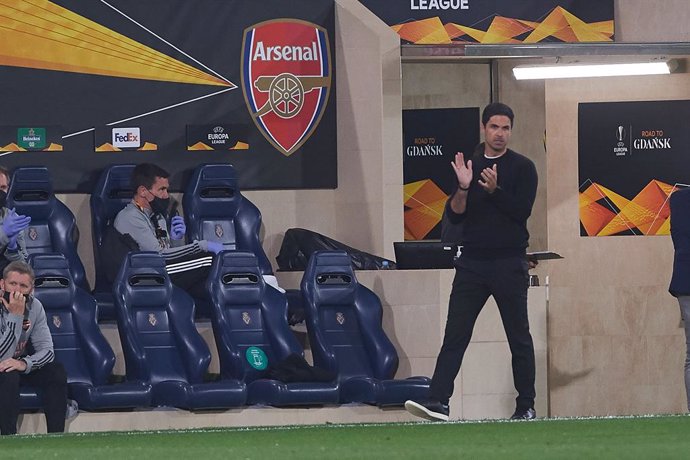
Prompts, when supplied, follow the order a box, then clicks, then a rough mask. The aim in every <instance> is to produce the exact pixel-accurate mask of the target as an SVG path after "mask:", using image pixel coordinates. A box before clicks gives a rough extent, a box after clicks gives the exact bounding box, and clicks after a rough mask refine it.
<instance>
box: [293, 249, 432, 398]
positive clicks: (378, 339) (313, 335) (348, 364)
mask: <svg viewBox="0 0 690 460" xmlns="http://www.w3.org/2000/svg"><path fill="white" fill-rule="evenodd" d="M301 287H302V293H303V295H304V301H305V317H306V323H307V330H308V333H309V341H310V344H311V349H312V353H313V356H314V364H315V365H317V366H320V367H323V368H326V369H330V370H333V371H335V372H337V373H338V377H339V382H340V401H341V402H362V403H367V404H377V405H379V406H393V405H402V404H404V402H405V401H406V400H408V399H426V398H427V397H428V392H429V383H430V379H429V378H428V377H410V378H408V379H404V380H394V379H393V377H394V375H395V372H396V371H397V368H398V354H397V352H396V350H395V348H394V346H393V344H392V343H391V341H390V340H389V339H388V337H387V336H386V333H385V332H384V330H383V327H382V326H381V321H382V317H383V310H382V308H381V301H380V300H379V298H378V297H377V296H376V294H374V293H373V292H372V291H370V290H369V289H367V288H366V287H364V286H362V285H361V284H359V282H358V281H357V278H356V277H355V274H354V271H353V270H352V263H351V260H350V256H349V255H348V254H347V253H346V252H345V251H317V252H315V253H314V254H313V255H312V257H311V259H310V260H309V263H308V265H307V269H306V271H305V272H304V277H303V278H302V283H301Z"/></svg>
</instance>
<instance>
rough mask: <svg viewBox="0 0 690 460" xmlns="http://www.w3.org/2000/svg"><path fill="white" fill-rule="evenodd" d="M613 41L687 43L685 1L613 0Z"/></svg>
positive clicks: (688, 6)
mask: <svg viewBox="0 0 690 460" xmlns="http://www.w3.org/2000/svg"><path fill="white" fill-rule="evenodd" d="M614 5H615V6H614V8H615V12H616V32H615V33H616V41H625V42H687V41H690V28H688V24H689V23H690V3H688V1H687V0H663V1H662V2H650V1H648V0H615V1H614Z"/></svg>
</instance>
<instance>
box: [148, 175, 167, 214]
mask: <svg viewBox="0 0 690 460" xmlns="http://www.w3.org/2000/svg"><path fill="white" fill-rule="evenodd" d="M168 186H169V182H168V179H167V178H165V177H156V180H155V182H154V183H153V185H152V186H151V188H150V189H147V190H146V191H147V192H148V193H147V195H148V197H147V200H148V202H149V206H151V211H153V212H154V214H160V215H163V216H165V215H166V214H167V212H168V207H169V206H170V196H169V195H168Z"/></svg>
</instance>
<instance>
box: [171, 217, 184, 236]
mask: <svg viewBox="0 0 690 460" xmlns="http://www.w3.org/2000/svg"><path fill="white" fill-rule="evenodd" d="M186 233H187V227H186V226H185V224H184V219H183V218H182V217H181V216H175V217H173V218H172V220H171V221H170V238H171V239H173V240H181V239H183V238H184V237H185V234H186Z"/></svg>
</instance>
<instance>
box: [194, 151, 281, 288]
mask: <svg viewBox="0 0 690 460" xmlns="http://www.w3.org/2000/svg"><path fill="white" fill-rule="evenodd" d="M182 206H183V209H184V214H185V220H186V224H187V237H188V238H189V239H191V240H195V239H196V240H208V241H216V242H219V243H222V244H224V245H225V247H226V248H227V249H228V250H240V251H249V252H251V253H253V254H255V255H256V257H257V259H258V262H259V269H260V270H261V274H262V275H271V274H273V269H272V267H271V263H270V262H269V260H268V257H267V256H266V253H265V252H264V250H263V247H262V246H261V241H260V239H259V230H260V229H261V212H259V209H258V208H257V207H256V206H254V204H253V203H252V202H251V201H249V200H248V199H247V198H245V197H244V196H242V193H241V192H240V189H239V184H238V178H237V173H236V172H235V168H233V167H232V165H230V164H227V163H225V164H204V165H200V166H198V167H197V168H196V169H195V170H194V173H193V174H192V177H191V179H190V180H189V182H188V185H187V189H186V190H185V194H184V197H183V198H182Z"/></svg>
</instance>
